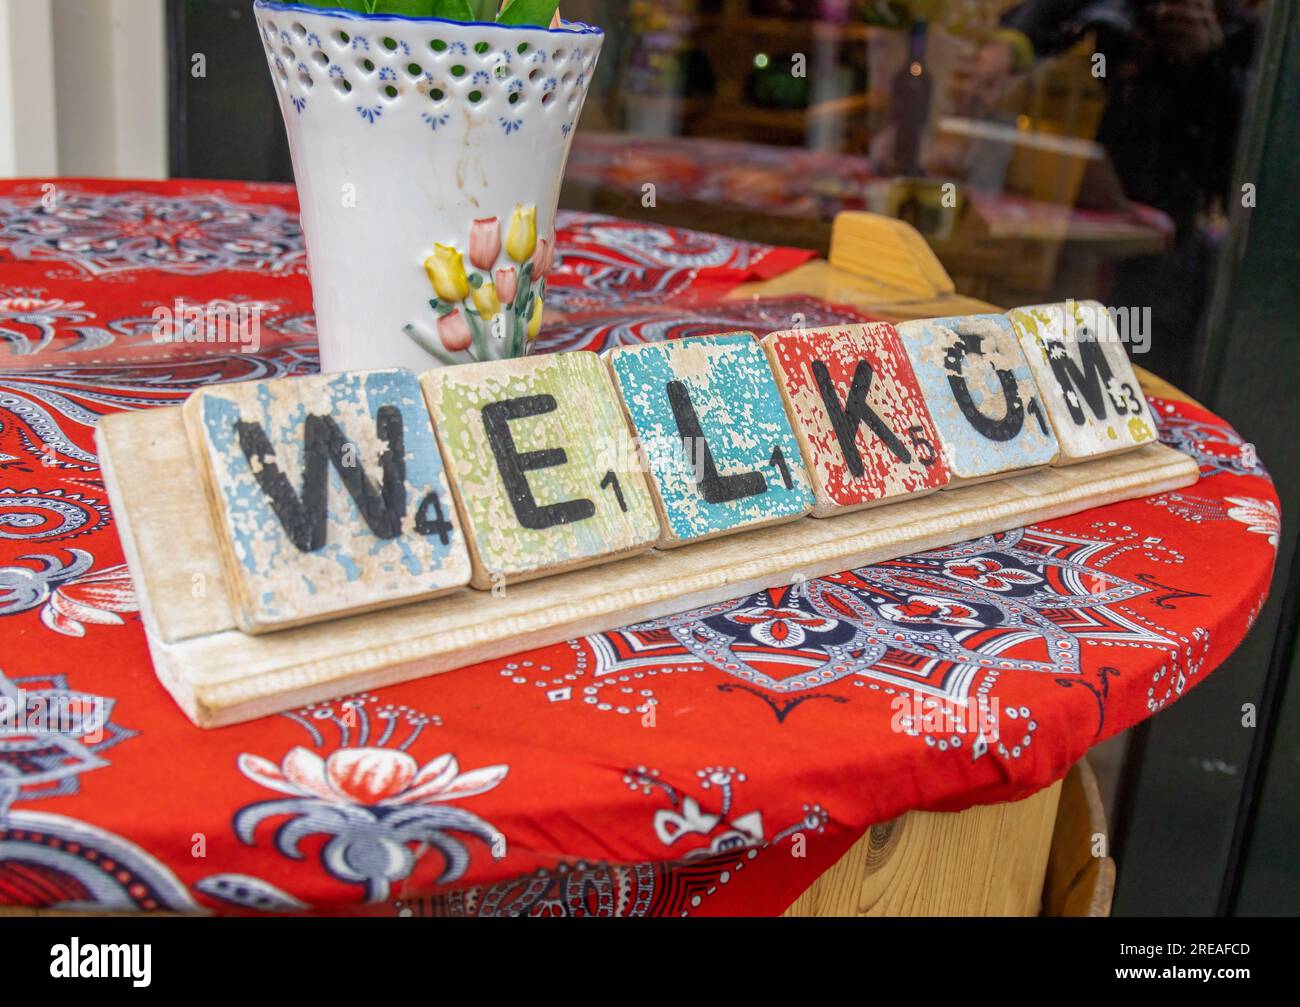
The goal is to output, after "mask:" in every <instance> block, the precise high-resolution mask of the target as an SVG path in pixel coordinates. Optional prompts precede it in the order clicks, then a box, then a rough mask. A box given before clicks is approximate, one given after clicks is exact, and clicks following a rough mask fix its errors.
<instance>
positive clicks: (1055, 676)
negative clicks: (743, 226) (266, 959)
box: [0, 181, 1279, 916]
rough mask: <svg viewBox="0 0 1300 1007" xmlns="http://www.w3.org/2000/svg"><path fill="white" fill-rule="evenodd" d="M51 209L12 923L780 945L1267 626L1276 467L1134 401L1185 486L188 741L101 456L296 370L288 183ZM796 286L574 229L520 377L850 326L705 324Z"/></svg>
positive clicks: (14, 770) (735, 261) (7, 744)
mask: <svg viewBox="0 0 1300 1007" xmlns="http://www.w3.org/2000/svg"><path fill="white" fill-rule="evenodd" d="M60 194H61V196H60ZM41 197H42V188H41V183H39V182H17V183H5V184H4V185H3V186H2V187H0V288H4V289H3V294H0V360H2V361H3V368H0V903H4V904H14V905H23V906H50V907H61V908H85V907H90V908H95V909H127V910H148V909H171V910H177V911H183V912H200V913H309V912H328V913H369V914H390V915H391V914H396V915H408V916H419V915H445V914H453V915H667V914H671V915H682V914H715V913H716V914H726V913H754V914H771V913H776V912H780V911H781V910H782V909H784V908H785V907H786V906H787V905H789V903H790V902H791V901H792V900H793V899H794V898H795V897H796V896H797V895H798V894H799V893H800V892H801V891H802V890H803V889H804V888H806V887H807V885H808V884H810V883H811V882H812V881H813V880H814V879H815V878H816V877H817V876H818V875H819V874H821V873H822V872H823V871H825V870H826V869H827V868H828V867H829V866H830V865H831V864H833V863H834V862H835V861H836V860H837V859H838V858H839V857H840V856H841V855H842V854H843V853H844V851H845V850H846V849H847V848H848V847H849V846H850V845H851V844H852V843H853V842H854V841H855V840H856V839H857V838H858V837H859V836H861V835H862V834H863V832H864V831H865V830H866V829H867V828H868V827H870V826H872V825H875V824H879V823H885V822H889V821H891V820H892V819H894V818H897V817H898V816H899V815H901V814H903V813H905V812H907V811H909V810H913V809H928V810H949V811H951V810H960V809H962V808H965V807H968V806H970V805H972V804H977V803H987V802H996V801H1007V800H1014V799H1017V798H1020V797H1024V796H1026V795H1028V794H1030V793H1032V792H1033V791H1035V790H1037V789H1039V788H1041V787H1042V786H1044V785H1046V784H1048V783H1050V782H1052V781H1054V780H1056V779H1058V778H1060V777H1061V776H1062V775H1063V774H1064V773H1065V772H1066V770H1067V769H1068V768H1069V766H1070V765H1072V764H1073V763H1074V762H1075V761H1077V759H1078V758H1079V757H1080V756H1081V755H1082V754H1083V753H1084V752H1086V751H1087V749H1088V748H1089V747H1091V746H1092V745H1093V744H1095V743H1096V742H1098V741H1100V740H1103V739H1105V738H1107V737H1110V736H1111V735H1113V734H1115V733H1117V732H1119V731H1122V730H1124V729H1126V728H1128V727H1130V726H1132V725H1133V724H1135V723H1137V722H1139V721H1141V720H1142V719H1144V718H1146V717H1148V716H1151V715H1152V714H1153V713H1155V712H1157V711H1159V710H1161V709H1162V708H1163V707H1165V706H1166V705H1168V704H1169V703H1171V702H1174V701H1176V700H1177V699H1178V698H1179V697H1180V696H1182V695H1184V694H1185V693H1186V692H1187V690H1188V689H1190V688H1192V687H1194V686H1195V685H1196V684H1198V683H1199V682H1200V681H1201V680H1202V679H1203V678H1204V677H1205V676H1206V675H1207V674H1208V673H1209V672H1210V671H1212V670H1213V669H1214V668H1215V667H1216V666H1217V665H1218V664H1219V663H1220V662H1221V661H1222V660H1223V659H1224V657H1225V656H1226V655H1227V654H1228V653H1230V652H1231V650H1232V649H1233V648H1234V647H1235V646H1236V644H1237V643H1238V642H1239V641H1240V639H1241V637H1242V636H1243V635H1244V634H1245V632H1246V631H1247V630H1248V628H1249V627H1250V625H1251V624H1252V623H1253V621H1254V618H1255V617H1256V615H1257V614H1258V612H1259V608H1260V606H1261V604H1262V603H1263V599H1264V595H1265V592H1266V590H1267V586H1268V583H1269V578H1270V575H1271V572H1272V566H1273V562H1274V556H1275V543H1276V536H1277V528H1278V520H1279V515H1278V509H1277V496H1276V494H1275V493H1274V491H1273V487H1272V484H1271V482H1270V480H1269V478H1268V475H1267V473H1266V472H1265V471H1264V469H1263V468H1262V467H1261V465H1260V461H1259V459H1258V458H1256V457H1255V456H1254V454H1253V452H1252V451H1251V450H1250V447H1249V445H1247V444H1245V443H1243V441H1242V439H1241V438H1240V437H1239V436H1238V435H1237V434H1236V433H1235V432H1234V431H1233V430H1232V429H1231V427H1230V426H1228V425H1227V424H1226V423H1224V422H1223V421H1222V420H1220V419H1219V418H1217V417H1215V416H1213V415H1212V414H1210V413H1208V412H1206V411H1205V410H1203V409H1200V408H1198V407H1196V406H1194V405H1187V404H1179V403H1174V402H1170V401H1164V400H1159V399H1153V400H1151V405H1152V408H1153V411H1154V413H1155V415H1156V417H1157V419H1158V421H1159V424H1160V427H1161V436H1162V439H1163V440H1164V441H1165V442H1166V443H1168V444H1171V445H1172V446H1174V447H1176V448H1178V449H1179V450H1183V451H1185V452H1187V453H1188V454H1190V455H1192V456H1193V457H1195V458H1196V460H1197V462H1198V464H1199V465H1200V468H1201V473H1202V478H1201V480H1200V482H1199V483H1197V484H1196V485H1195V486H1191V487H1187V488H1185V489H1182V490H1179V491H1176V492H1170V493H1165V494H1159V495H1157V496H1153V497H1149V498H1147V499H1144V500H1132V501H1127V502H1124V503H1119V504H1114V505H1111V506H1108V507H1102V508H1097V509H1094V510H1091V511H1087V512H1084V513H1081V514H1076V515H1073V516H1070V517H1065V518H1059V519H1056V520H1052V521H1048V522H1044V523H1042V524H1038V525H1032V526H1029V527H1026V528H1023V529H1018V530H1014V531H1008V532H1004V533H1001V534H998V535H990V536H986V537H984V538H981V539H977V540H975V541H971V542H965V543H956V544H953V545H951V546H947V547H944V548H942V549H935V550H930V551H928V552H924V553H918V554H915V555H912V556H906V557H900V558H898V559H895V560H891V561H889V562H885V563H878V564H875V565H873V566H869V567H863V568H860V569H855V570H847V571H844V572H841V573H839V574H835V575H833V576H829V577H824V578H820V579H817V580H812V581H806V582H801V583H797V584H794V585H787V586H782V587H773V588H771V589H769V590H766V591H760V592H755V593H754V594H752V595H749V596H746V597H741V598H736V599H732V600H730V601H727V602H721V603H718V604H716V605H711V606H708V607H705V608H702V609H699V610H696V611H693V612H687V613H683V614H680V615H675V616H670V617H666V618H663V619H657V620H650V621H647V622H644V623H640V624H636V625H630V626H623V627H616V628H611V629H610V630H608V631H606V632H603V633H596V634H592V635H589V636H585V637H582V638H579V639H575V640H570V641H567V642H565V643H562V644H557V645H554V646H550V647H542V648H536V649H534V650H531V651H527V652H524V653H520V654H517V655H514V656H513V657H510V658H506V659H500V660H493V661H488V662H484V663H481V664H478V665H474V666H472V667H467V668H463V669H460V670H458V671H456V672H453V673H449V674H446V675H440V676H436V677H434V678H429V679H424V680H419V681H413V682H409V683H405V684H402V685H398V686H392V687H389V688H385V689H382V690H377V691H375V692H373V693H365V694H361V695H356V696H352V697H346V698H343V699H339V700H336V701H334V702H330V703H319V704H314V705H312V706H309V707H304V708H303V709H300V710H296V711H292V712H289V713H286V714H283V715H279V716H274V717H267V718H264V719H262V720H258V721H254V722H251V723H247V724H241V725H237V726H234V727H229V728H223V729H220V730H214V731H201V730H198V729H197V728H195V727H193V726H192V725H191V724H190V723H189V721H188V720H187V719H186V718H185V717H184V716H183V715H182V714H181V713H180V711H179V710H178V709H177V708H176V706H175V705H174V704H173V702H172V701H171V699H170V698H169V696H168V695H167V693H166V691H165V690H164V689H163V687H162V686H161V685H160V683H159V682H158V680H157V679H156V677H155V676H154V674H153V670H152V666H151V664H150V660H149V654H148V648H147V646H146V643H145V638H144V632H143V630H142V628H141V625H140V615H139V613H138V611H137V603H136V599H135V597H134V592H133V590H132V588H131V584H130V579H129V576H128V571H127V570H126V567H125V565H124V564H125V559H124V557H123V554H122V548H121V544H120V542H119V540H118V537H117V533H116V529H115V528H114V516H113V514H112V512H111V510H110V508H109V506H108V500H107V495H106V493H105V491H104V485H103V478H102V475H101V473H100V471H99V466H98V462H97V459H96V457H95V452H94V440H93V435H94V429H95V425H96V423H97V422H98V420H99V418H100V417H102V416H103V415H105V414H107V413H109V412H114V411H119V410H127V409H149V408H155V407H159V406H169V405H177V404H179V403H180V402H182V401H183V400H184V399H185V397H186V396H187V395H188V394H189V393H190V392H192V391H193V390H194V389H195V388H198V387H200V386H202V385H204V384H207V383H210V382H215V381H241V380H252V379H258V378H268V377H279V376H287V375H297V374H306V373H311V372H312V371H313V370H314V369H315V367H316V357H315V351H314V346H313V344H312V339H313V335H314V332H313V327H312V323H311V318H312V315H311V301H310V291H309V288H308V286H307V283H306V278H305V276H304V275H303V273H302V270H301V268H300V261H299V257H298V253H299V252H300V250H301V242H300V237H299V236H298V235H297V234H296V229H295V228H293V227H290V226H288V225H287V224H286V223H285V222H286V221H289V222H292V221H293V220H294V219H295V214H296V207H295V206H294V203H293V195H292V190H291V189H289V188H287V187H284V186H258V185H238V184H233V183H231V184H226V183H194V182H166V183H128V182H103V183H99V182H75V181H68V182H59V183H57V184H56V185H55V199H56V205H58V204H57V199H58V198H65V199H66V200H67V202H65V203H64V204H62V205H63V206H64V208H65V209H64V210H63V211H61V212H62V215H61V216H59V217H58V219H57V220H53V221H47V220H46V219H45V218H44V217H42V215H41V213H40V211H38V210H37V209H35V207H38V206H40V205H41V204H40V199H41ZM74 197H75V198H74ZM82 215H85V216H86V217H87V218H88V222H87V223H85V224H84V226H83V225H82V223H81V222H80V220H79V218H80V216H82ZM47 227H49V228H51V229H53V231H54V232H56V236H51V237H50V238H49V240H42V239H41V237H40V236H41V235H42V233H43V232H44V229H45V228H47ZM51 242H52V243H51ZM227 246H229V247H227ZM214 248H215V249H216V250H215V251H214V250H213V249H214ZM223 256H224V257H225V258H224V259H223V258H222V257H223ZM803 257H804V256H803V254H802V253H798V252H796V251H794V250H781V249H771V248H767V247H765V246H760V245H753V244H749V243H745V242H735V241H731V240H730V239H726V238H721V237H717V236H712V235H702V234H698V233H695V232H687V231H681V230H679V229H671V228H658V227H653V226H650V225H646V224H641V223H632V222H628V221H617V220H613V219H611V218H607V217H594V216H592V215H586V214H568V215H562V217H561V226H560V231H559V234H558V238H557V249H556V255H555V263H554V267H553V269H552V271H551V273H550V275H549V276H548V278H547V284H548V316H547V323H546V325H544V326H543V328H542V330H541V332H540V334H539V336H538V345H539V347H540V348H542V349H545V350H558V349H568V348H582V349H602V348H604V347H606V346H609V345H616V344H618V343H626V342H632V341H637V340H652V339H662V338H674V337H678V336H681V335H685V334H688V333H697V332H716V331H725V330H728V329H738V328H748V329H751V330H753V331H756V332H758V333H760V334H761V333H763V332H766V331H770V330H772V329H776V328H789V327H791V325H793V324H796V323H797V320H798V319H799V318H802V319H803V320H804V322H805V323H806V324H809V325H815V324H820V323H821V322H822V321H823V320H826V321H829V320H836V319H838V320H844V319H846V318H860V317H861V316H860V315H857V314H856V313H854V312H852V311H850V310H848V309H843V308H837V307H835V306H833V305H828V304H824V303H821V302H818V301H814V300H810V299H807V298H779V299H770V300H758V301H755V300H744V301H723V300H721V297H722V295H723V294H724V293H725V292H726V291H727V290H729V289H731V287H732V286H734V285H735V284H736V283H739V282H742V281H744V280H747V279H755V278H758V277H761V276H762V275H765V273H766V274H767V275H771V273H770V272H768V271H771V270H775V271H778V272H779V271H780V269H782V268H786V269H788V268H790V267H791V266H792V265H794V264H797V263H798V262H800V261H803ZM205 260H206V264H205ZM218 261H220V262H221V266H220V268H216V265H217V263H218ZM200 266H203V267H204V268H199V267H200ZM207 266H212V267H213V268H211V269H208V268H207ZM560 291H564V292H563V293H559V292H560ZM557 294H558V296H557ZM177 298H184V299H186V300H188V301H195V302H198V303H200V304H210V303H214V302H216V303H231V302H235V303H243V304H248V305H254V304H255V305H257V306H258V310H259V312H260V313H261V314H260V317H261V322H262V325H261V341H260V345H258V346H257V347H256V348H254V347H251V346H240V347H237V348H231V347H223V346H220V345H214V343H213V341H212V340H211V339H208V338H207V334H208V330H206V329H204V328H202V327H201V326H199V327H196V326H192V325H188V324H185V325H181V326H179V327H178V328H177V327H174V328H172V329H170V330H168V331H170V332H173V333H174V332H176V331H181V332H183V333H187V334H190V335H191V336H193V337H194V338H193V339H192V340H189V341H187V340H185V339H181V340H179V341H173V342H170V343H167V344H165V345H163V344H160V343H158V342H156V341H155V339H154V335H155V325H156V324H157V321H158V319H157V317H156V316H155V311H156V310H157V309H160V308H163V309H166V308H168V307H169V306H171V305H173V304H174V303H175V301H176V299H177ZM560 302H563V304H564V307H563V308H561V307H560ZM552 303H554V304H555V312H554V314H550V313H549V306H550V305H551V304H552ZM163 314H165V312H163ZM172 321H173V322H174V321H175V319H172ZM200 335H203V336H204V338H203V339H200V338H198V336H200ZM971 709H978V710H979V711H980V716H978V717H963V716H960V714H962V713H964V712H967V711H970V710H971ZM954 714H958V715H957V716H954Z"/></svg>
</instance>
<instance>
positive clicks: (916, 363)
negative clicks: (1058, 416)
mask: <svg viewBox="0 0 1300 1007" xmlns="http://www.w3.org/2000/svg"><path fill="white" fill-rule="evenodd" d="M898 334H899V336H900V337H901V338H902V340H903V344H904V345H905V346H906V347H907V353H908V356H909V357H910V358H911V361H912V369H913V370H914V371H915V372H916V379H917V382H918V383H919V384H920V386H921V389H922V391H923V393H924V395H925V402H926V404H927V405H928V406H929V407H930V415H931V417H932V418H933V419H934V425H935V428H936V429H937V431H938V437H939V442H940V444H941V446H942V448H943V455H944V459H945V461H947V463H948V472H949V480H948V485H949V486H961V485H963V484H965V483H972V482H980V481H983V480H985V479H993V478H998V477H1001V476H1005V475H1010V474H1013V473H1016V472H1023V471H1025V470H1027V469H1035V468H1038V467H1040V466H1042V465H1050V464H1051V463H1052V462H1053V461H1055V460H1056V455H1057V451H1058V448H1057V444H1056V436H1055V435H1054V434H1053V433H1052V427H1051V424H1050V423H1049V422H1048V420H1047V413H1046V411H1045V410H1044V408H1043V404H1042V402H1041V400H1040V396H1039V392H1038V386H1037V384H1035V382H1034V378H1033V375H1032V374H1031V373H1030V371H1029V363H1028V361H1026V360H1025V355H1024V353H1023V352H1022V351H1021V349H1020V343H1019V341H1018V340H1017V339H1016V335H1015V333H1014V332H1013V331H1012V329H1011V323H1010V322H1008V321H1007V318H1006V316H1005V315H966V316H965V317H963V318H936V319H916V320H914V321H911V322H902V323H900V324H899V326H898Z"/></svg>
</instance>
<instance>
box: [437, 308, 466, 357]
mask: <svg viewBox="0 0 1300 1007" xmlns="http://www.w3.org/2000/svg"><path fill="white" fill-rule="evenodd" d="M438 338H439V339H441V340H442V345H443V346H445V347H447V349H448V350H450V351H451V352H452V353H459V352H460V351H461V350H468V349H469V344H470V342H471V340H472V339H473V336H472V335H471V334H470V331H469V323H468V322H466V321H465V316H464V315H462V314H461V313H460V308H457V309H456V310H455V311H453V312H451V313H450V314H447V315H443V316H441V317H440V318H439V319H438Z"/></svg>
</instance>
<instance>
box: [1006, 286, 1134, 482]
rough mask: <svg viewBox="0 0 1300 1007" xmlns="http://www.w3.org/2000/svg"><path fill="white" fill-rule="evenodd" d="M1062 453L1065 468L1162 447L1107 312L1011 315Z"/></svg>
mask: <svg viewBox="0 0 1300 1007" xmlns="http://www.w3.org/2000/svg"><path fill="white" fill-rule="evenodd" d="M1007 317H1008V318H1010V320H1011V324H1012V325H1013V326H1014V327H1015V330H1016V334H1017V335H1018V336H1019V337H1020V347H1021V349H1023V350H1024V352H1025V357H1026V358H1027V359H1028V361H1029V369H1030V370H1031V371H1032V372H1033V374H1034V380H1035V381H1036V382H1037V384H1038V388H1039V391H1040V393H1041V395H1042V401H1043V403H1044V404H1045V406H1046V411H1047V416H1048V418H1049V419H1050V420H1051V423H1052V430H1053V431H1054V432H1055V434H1056V440H1057V443H1058V445H1059V446H1060V449H1061V453H1060V461H1059V462H1058V464H1060V463H1072V462H1077V461H1083V460H1084V459H1087V458H1096V457H1099V456H1101V455H1106V454H1111V453H1112V452H1115V451H1127V450H1128V449H1129V448H1131V447H1133V446H1134V445H1138V444H1149V443H1151V442H1153V441H1155V440H1156V439H1157V434H1156V425H1155V422H1154V421H1153V420H1152V418H1151V410H1150V409H1148V408H1147V403H1146V399H1145V398H1144V397H1143V395H1142V390H1141V387H1140V386H1139V385H1138V382H1137V377H1136V376H1135V375H1134V373H1133V367H1132V365H1131V364H1130V363H1129V360H1128V353H1127V351H1126V350H1125V349H1124V345H1123V343H1122V342H1120V339H1119V335H1118V333H1117V332H1116V330H1115V325H1114V323H1113V322H1112V321H1111V319H1110V315H1109V314H1108V313H1107V311H1106V309H1105V308H1104V307H1102V305H1100V304H1099V303H1097V302H1096V301H1064V302H1062V303H1059V304H1040V305H1036V306H1033V307H1026V308H1015V309H1013V310H1011V311H1010V312H1008V313H1007Z"/></svg>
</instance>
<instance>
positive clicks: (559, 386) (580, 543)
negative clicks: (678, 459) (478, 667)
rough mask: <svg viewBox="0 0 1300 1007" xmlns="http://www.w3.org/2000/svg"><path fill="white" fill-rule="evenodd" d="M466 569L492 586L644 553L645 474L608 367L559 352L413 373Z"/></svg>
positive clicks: (650, 516) (648, 514)
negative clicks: (465, 546)
mask: <svg viewBox="0 0 1300 1007" xmlns="http://www.w3.org/2000/svg"><path fill="white" fill-rule="evenodd" d="M420 382H421V384H422V385H423V386H424V393H425V397H426V398H427V400H428V403H429V411H430V412H431V413H432V414H433V418H434V422H435V424H436V426H437V430H438V440H439V442H440V443H441V444H442V448H443V452H444V454H445V456H446V458H447V467H448V469H449V470H450V472H451V477H452V482H453V484H454V485H455V491H456V500H457V504H458V505H459V507H460V513H461V518H462V520H463V521H464V523H465V527H466V529H467V531H468V536H469V544H470V555H471V557H472V559H473V562H474V576H473V579H472V580H471V583H472V584H473V585H474V586H475V587H477V588H484V589H488V588H493V587H501V586H504V585H506V584H508V583H513V582H518V581H525V580H531V579H533V578H534V577H542V576H546V575H548V574H552V573H558V572H559V571H561V570H568V569H573V568H575V567H581V566H589V565H591V564H594V563H603V562H605V561H607V560H612V559H617V558H619V557H622V556H627V555H630V554H632V553H636V552H642V551H644V550H647V549H649V548H650V547H651V546H652V545H653V544H654V541H655V539H656V538H657V537H658V534H659V520H658V518H657V517H656V515H655V511H654V505H653V504H652V503H651V501H650V491H649V488H648V487H647V486H646V480H645V474H644V473H643V472H642V471H641V467H640V463H639V458H638V455H637V452H636V448H635V445H634V444H633V443H632V438H631V435H630V434H629V433H628V429H627V422H626V421H625V420H624V419H623V411H622V407H621V406H620V405H619V402H618V397H617V396H616V395H615V394H614V388H613V385H612V384H611V382H610V379H609V374H608V373H607V372H606V370H605V365H604V364H603V363H602V362H601V360H600V358H599V357H598V356H596V354H594V353H556V354H545V355H542V356H535V357H521V358H518V359H513V360H498V361H493V362H491V363H484V364H465V365H462V366H459V367H444V368H439V369H437V370H433V371H428V372H426V373H425V374H423V375H421V377H420Z"/></svg>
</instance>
